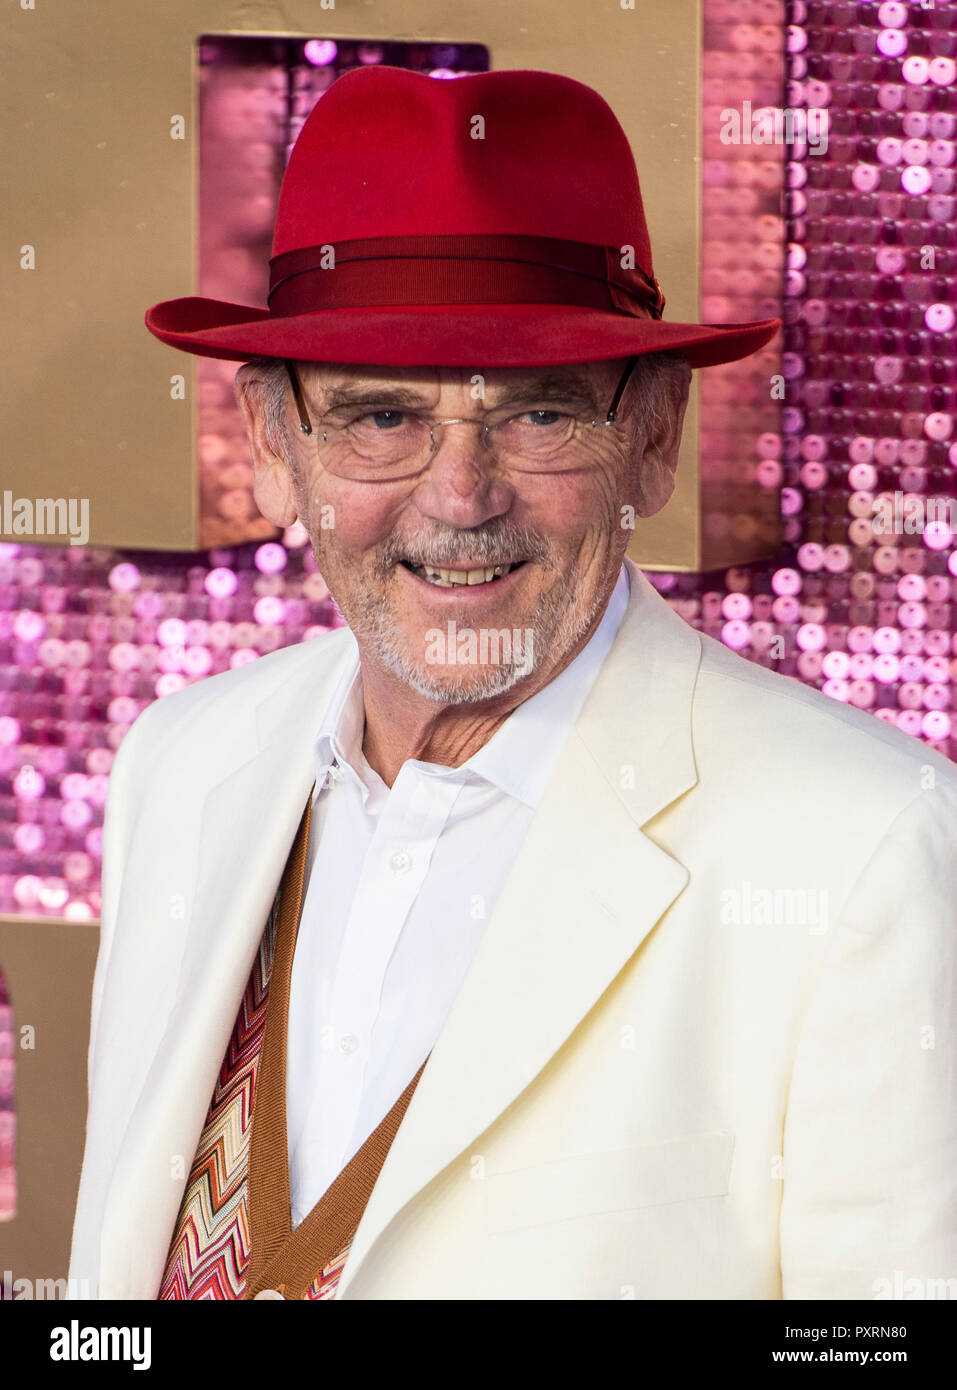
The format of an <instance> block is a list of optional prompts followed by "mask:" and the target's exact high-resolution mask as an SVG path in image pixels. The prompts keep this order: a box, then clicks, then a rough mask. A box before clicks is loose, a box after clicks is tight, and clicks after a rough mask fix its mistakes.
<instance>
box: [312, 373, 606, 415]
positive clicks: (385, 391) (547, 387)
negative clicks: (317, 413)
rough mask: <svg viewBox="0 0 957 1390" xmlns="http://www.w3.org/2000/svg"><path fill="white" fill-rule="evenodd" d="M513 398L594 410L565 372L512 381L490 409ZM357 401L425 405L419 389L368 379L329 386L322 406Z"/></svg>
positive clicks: (590, 395)
mask: <svg viewBox="0 0 957 1390" xmlns="http://www.w3.org/2000/svg"><path fill="white" fill-rule="evenodd" d="M516 401H566V402H568V403H569V404H575V405H585V406H587V407H588V408H589V409H591V410H595V409H597V401H596V399H595V393H594V391H593V390H592V389H591V387H590V386H589V385H588V384H587V383H586V382H583V381H582V380H581V378H580V377H573V376H569V375H567V374H565V373H551V374H549V375H547V376H541V377H529V378H527V380H524V381H520V382H516V383H515V384H514V385H511V386H509V387H508V388H507V389H506V391H505V394H504V395H503V396H502V397H501V399H500V400H499V401H497V402H496V404H495V405H494V406H493V407H492V409H498V408H499V407H501V406H503V405H509V404H511V403H513V402H516ZM357 404H361V405H370V404H375V405H386V406H408V407H409V409H410V410H423V409H427V408H428V406H427V404H426V402H425V401H424V400H423V398H422V395H421V392H419V391H416V390H415V389H414V388H411V389H410V388H409V387H404V386H390V385H387V384H383V383H379V382H376V381H373V380H371V379H370V380H365V381H357V382H351V383H349V384H348V385H343V386H336V387H333V388H332V389H331V390H330V392H329V393H328V396H327V397H326V401H325V408H326V409H332V408H333V407H334V406H337V405H357Z"/></svg>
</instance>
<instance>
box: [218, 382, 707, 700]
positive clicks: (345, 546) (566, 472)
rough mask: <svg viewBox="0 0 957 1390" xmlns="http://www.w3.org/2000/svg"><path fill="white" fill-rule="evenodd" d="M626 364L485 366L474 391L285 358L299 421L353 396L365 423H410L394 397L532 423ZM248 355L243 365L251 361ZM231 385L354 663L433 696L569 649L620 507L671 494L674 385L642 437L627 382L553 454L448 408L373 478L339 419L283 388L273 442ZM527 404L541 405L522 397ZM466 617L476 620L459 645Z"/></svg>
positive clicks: (264, 483)
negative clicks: (555, 462) (516, 457)
mask: <svg viewBox="0 0 957 1390" xmlns="http://www.w3.org/2000/svg"><path fill="white" fill-rule="evenodd" d="M623 366H624V363H623V362H619V361H615V362H601V363H588V364H584V365H576V366H567V367H547V368H536V369H531V368H501V369H495V370H492V369H489V370H488V371H487V372H486V373H484V374H483V377H482V378H480V379H479V380H480V381H481V382H482V395H481V397H480V398H479V399H476V387H475V386H474V385H473V382H474V381H475V380H476V378H475V377H474V375H473V373H472V372H470V371H469V370H467V369H464V368H461V369H460V368H414V367H409V368H400V367H349V366H338V365H336V366H331V365H329V366H327V365H325V364H319V363H300V364H298V373H299V379H300V382H301V385H302V392H303V397H304V402H305V405H306V408H307V410H308V415H309V418H310V420H311V421H312V422H313V425H314V426H316V425H317V421H318V419H319V417H320V416H321V415H323V414H324V413H325V412H327V411H328V410H330V409H332V408H334V409H335V410H336V415H335V416H334V418H335V419H336V420H339V419H341V418H349V419H351V417H352V413H354V412H352V411H347V412H345V415H344V416H343V414H342V413H341V411H342V408H343V403H344V402H352V403H354V402H355V401H357V400H361V401H362V402H363V403H364V404H363V409H367V408H369V407H376V408H378V409H380V410H385V411H387V412H389V413H387V414H384V415H383V414H378V413H377V414H375V415H374V416H373V418H372V419H371V420H370V421H368V426H367V425H363V427H362V428H363V429H366V428H367V427H369V428H372V429H373V430H374V431H375V432H376V438H378V431H380V430H381V431H382V432H383V433H384V432H394V431H395V430H396V429H397V428H405V426H406V425H407V424H408V423H410V422H409V417H408V415H404V414H402V413H401V412H403V411H405V412H411V411H414V412H416V413H418V414H422V415H426V416H428V417H429V418H430V419H431V420H450V419H451V420H454V421H458V420H461V418H462V417H467V418H468V419H469V420H475V419H484V418H486V417H487V418H488V420H489V423H492V424H494V423H496V422H498V421H500V420H503V419H506V418H509V419H512V418H514V417H515V416H516V415H518V416H519V417H520V418H521V422H522V425H523V426H528V425H531V426H532V427H538V426H541V425H543V424H544V425H545V426H546V427H547V426H548V424H549V422H552V421H554V418H555V413H558V414H564V413H567V414H571V415H574V416H576V417H578V418H579V419H580V420H583V421H586V420H592V419H604V417H605V414H606V411H607V410H608V406H609V403H610V401H611V398H612V395H613V393H614V391H615V387H616V385H617V383H618V380H619V378H620V376H621V373H622V368H623ZM247 371H248V372H249V373H250V374H251V376H250V378H249V379H250V381H251V382H252V381H254V380H255V369H254V368H249V369H247ZM679 394H681V393H679ZM238 395H239V398H240V400H241V403H242V405H243V410H244V414H245V416H246V424H247V431H248V433H249V438H250V443H251V447H252V452H253V458H254V465H255V471H256V501H257V504H258V506H259V507H260V510H261V511H262V512H263V514H264V515H265V516H267V517H268V518H269V520H271V521H272V522H273V523H274V524H275V525H278V526H288V525H290V524H291V523H292V521H293V520H295V518H296V517H298V518H299V519H300V520H301V521H302V523H303V525H304V526H305V528H306V530H307V532H308V533H309V536H310V539H311V541H312V546H313V552H314V554H315V557H316V562H317V564H318V566H319V569H320V571H321V573H322V576H323V578H324V579H325V581H326V583H327V584H328V586H329V590H330V592H331V594H332V596H333V598H334V599H335V601H336V603H337V604H338V606H339V608H340V610H341V612H342V614H343V617H344V618H345V619H346V621H347V623H348V624H349V626H350V628H351V629H352V631H353V633H354V634H355V637H356V639H357V641H358V644H359V648H360V652H361V654H362V659H363V663H364V666H365V664H366V663H371V664H372V665H373V666H374V667H375V668H376V669H377V670H378V671H379V672H380V673H386V672H388V673H391V676H392V677H394V678H395V679H398V680H399V681H401V682H402V684H403V685H404V686H406V687H409V688H411V689H413V690H415V691H417V692H418V693H419V694H420V695H422V696H424V697H426V698H427V699H428V700H430V701H435V702H439V703H441V704H467V703H473V702H477V701H482V700H488V699H490V698H492V697H495V696H500V695H502V694H504V693H505V692H506V691H509V690H511V689H512V688H513V687H517V686H519V685H520V684H521V690H522V693H521V695H520V697H519V698H526V697H527V694H531V693H532V692H533V690H534V689H537V688H540V686H542V685H544V684H546V683H547V681H548V680H549V679H551V678H552V676H553V675H555V674H557V672H558V671H559V670H560V669H562V668H563V667H564V666H565V665H567V663H568V661H569V660H571V658H572V657H573V656H574V655H575V653H576V652H577V651H578V650H580V648H581V646H582V645H583V644H584V642H585V641H586V640H587V637H588V635H590V632H591V631H592V630H593V628H594V626H595V625H596V623H597V622H598V621H599V619H600V615H601V613H602V612H603V610H604V607H605V604H606V602H607V599H608V596H609V594H610V592H611V589H612V588H613V587H614V583H615V580H616V578H617V575H618V572H619V570H620V568H621V562H622V557H623V555H624V552H625V549H626V547H627V544H628V539H629V537H630V535H631V531H630V529H628V528H627V527H625V526H623V525H622V512H621V509H622V507H623V506H631V507H634V509H635V512H636V514H637V515H639V516H641V515H650V514H651V513H652V512H654V511H657V510H658V508H659V507H660V506H662V505H664V502H665V501H666V500H667V498H668V496H669V495H670V492H671V488H672V486H673V470H674V463H675V458H676V453H677V444H678V440H679V438H680V424H681V418H682V416H683V413H684V404H685V403H686V400H687V390H686V389H685V391H684V392H683V395H682V398H681V399H678V398H676V399H675V400H674V401H673V409H670V410H668V411H666V412H665V415H666V416H669V417H670V418H668V419H666V420H664V422H660V423H659V425H658V427H657V430H656V433H655V435H654V437H653V438H652V439H646V438H645V437H644V435H643V433H642V432H641V431H640V430H637V429H636V417H635V414H634V411H633V410H632V409H631V405H630V402H631V400H632V388H631V386H629V387H628V388H627V389H626V392H625V396H624V398H623V401H622V405H621V408H620V411H619V419H618V421H616V423H615V424H613V425H611V426H606V427H599V428H594V429H592V428H583V429H579V430H577V431H576V432H575V435H574V438H573V439H572V440H571V442H570V443H569V444H568V445H566V447H565V449H564V450H563V452H562V463H561V468H560V470H557V471H555V470H552V469H549V468H548V467H544V468H541V469H538V467H537V466H536V468H535V469H531V470H530V469H529V468H528V467H527V466H526V465H525V464H524V463H523V465H522V466H521V467H516V466H511V467H510V466H509V464H508V460H507V453H508V450H507V449H503V448H500V447H499V446H498V444H497V443H496V444H495V445H494V446H493V447H492V448H486V447H484V446H483V435H482V430H481V429H479V428H477V427H476V426H474V425H470V424H461V423H459V424H451V425H447V426H444V427H442V428H441V429H439V430H436V431H435V438H436V443H437V447H436V448H435V450H434V451H433V452H431V453H428V452H427V466H426V467H424V469H423V470H422V471H421V472H418V473H410V470H409V469H403V468H400V469H399V470H398V472H399V473H400V474H402V473H404V474H405V476H399V477H396V479H395V480H394V481H391V480H390V481H383V480H381V479H375V480H373V479H372V478H370V477H369V476H368V471H369V470H368V469H367V467H366V465H365V464H362V465H359V466H356V465H355V463H354V462H353V446H352V444H351V443H350V442H348V441H349V440H354V438H355V436H354V435H349V436H346V435H341V434H340V435H336V436H333V439H334V442H333V443H331V444H330V443H329V442H326V443H323V442H321V439H320V436H321V434H322V430H321V428H319V427H316V428H315V431H314V434H313V435H311V436H307V435H304V434H302V433H301V432H300V428H299V417H298V415H297V413H296V408H295V404H294V402H293V398H292V392H291V391H288V392H287V399H286V402H285V417H284V423H285V430H286V436H287V439H288V444H289V449H288V451H287V452H288V455H289V457H288V460H287V459H286V458H284V457H282V452H283V451H282V449H279V450H278V451H274V447H272V446H274V445H275V440H273V441H272V445H271V444H270V440H269V430H268V427H267V423H266V419H265V415H266V411H265V409H264V400H263V396H262V394H261V393H257V391H255V390H250V391H245V390H241V389H240V390H239V391H238ZM536 406H537V407H539V411H545V410H547V411H548V412H550V413H549V414H547V415H545V414H541V413H535V414H528V413H527V412H530V411H532V410H533V408H534V407H536ZM493 439H494V436H493ZM503 453H504V454H505V455H506V457H502V454H503ZM344 474H348V475H349V476H344ZM450 623H451V624H454V627H453V628H452V629H451V633H452V634H454V637H450V629H449V626H448V625H449V624H450ZM503 630H504V631H506V632H508V634H509V635H510V637H511V635H512V634H514V633H516V632H517V633H518V634H520V638H519V639H517V641H516V643H515V644H514V645H513V646H512V648H511V651H509V650H508V644H507V643H505V642H504V641H502V640H501V639H497V638H496V637H495V636H494V634H500V633H501V632H502V631H503ZM463 632H465V633H469V632H471V633H474V634H476V639H475V643H474V646H473V645H471V644H470V643H469V641H468V638H467V637H463V635H462V634H463ZM483 634H486V640H485V642H484V643H483V641H482V637H483Z"/></svg>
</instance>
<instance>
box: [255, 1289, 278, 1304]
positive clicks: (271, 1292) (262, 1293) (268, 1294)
mask: <svg viewBox="0 0 957 1390" xmlns="http://www.w3.org/2000/svg"><path fill="white" fill-rule="evenodd" d="M257 1298H278V1299H279V1300H280V1301H281V1302H283V1303H285V1301H286V1300H285V1297H284V1295H283V1294H281V1293H280V1292H279V1290H278V1289H260V1290H259V1292H258V1293H256V1294H253V1302H254V1303H255V1301H256V1299H257Z"/></svg>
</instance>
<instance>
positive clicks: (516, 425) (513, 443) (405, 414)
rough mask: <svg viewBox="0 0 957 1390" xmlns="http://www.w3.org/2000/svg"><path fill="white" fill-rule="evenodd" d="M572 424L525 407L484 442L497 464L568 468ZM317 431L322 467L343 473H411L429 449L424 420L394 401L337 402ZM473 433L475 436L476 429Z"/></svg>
mask: <svg viewBox="0 0 957 1390" xmlns="http://www.w3.org/2000/svg"><path fill="white" fill-rule="evenodd" d="M455 423H456V424H459V423H462V422H455ZM470 423H472V426H473V429H474V422H470ZM578 423H579V422H578V420H577V419H576V417H575V416H574V415H568V414H564V413H562V412H561V411H556V410H551V409H549V408H545V407H542V408H538V409H532V410H526V411H523V412H522V413H521V414H516V415H511V416H509V417H508V418H507V419H504V420H500V421H499V422H498V423H496V424H492V425H490V426H489V428H488V445H489V448H490V451H491V453H492V455H493V456H494V457H495V458H496V460H497V461H498V462H499V463H500V464H502V465H503V466H504V467H506V468H510V469H514V470H516V471H519V472H520V471H522V470H525V471H541V470H548V471H552V470H555V469H560V468H566V467H567V468H574V467H576V466H580V463H581V460H580V459H579V457H578V451H577V450H575V449H572V448H568V447H567V446H568V445H569V444H570V443H571V442H572V440H573V438H574V435H575V432H576V428H577V426H578ZM446 428H447V426H446V425H443V424H437V425H435V426H434V432H435V441H436V445H441V443H442V436H443V433H444V431H445V429H446ZM318 435H319V441H320V444H321V447H322V451H323V464H324V466H325V467H326V468H328V469H329V471H330V472H331V473H336V474H338V475H339V476H341V477H345V478H356V479H391V478H401V477H405V476H407V475H408V476H411V475H413V474H415V473H416V472H419V471H421V470H422V469H423V468H425V466H426V464H427V463H428V461H429V458H430V457H431V453H432V428H431V427H430V424H429V422H428V420H425V419H423V418H422V417H421V416H419V415H416V414H415V412H414V411H409V410H402V409H399V408H397V407H394V406H375V405H365V404H363V405H346V406H337V407H335V408H334V409H333V410H330V411H329V412H328V413H327V414H326V415H324V416H323V417H322V421H321V425H320V429H319V431H318ZM476 438H478V439H481V433H480V432H476Z"/></svg>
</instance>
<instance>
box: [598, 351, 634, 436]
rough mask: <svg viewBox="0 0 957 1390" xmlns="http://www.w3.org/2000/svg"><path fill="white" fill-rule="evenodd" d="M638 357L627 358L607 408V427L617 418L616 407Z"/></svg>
mask: <svg viewBox="0 0 957 1390" xmlns="http://www.w3.org/2000/svg"><path fill="white" fill-rule="evenodd" d="M638 356H640V354H638ZM638 356H635V357H629V359H628V366H627V367H626V368H625V371H624V374H623V375H622V378H621V381H619V383H618V385H617V387H616V388H615V394H614V396H613V397H612V401H611V405H610V406H609V407H608V414H607V415H606V417H605V423H606V424H608V425H612V424H614V422H615V421H616V420H617V418H618V406H619V404H620V402H621V398H622V396H623V394H624V391H625V387H626V386H627V385H628V378H629V377H630V376H631V374H632V372H633V371H634V370H635V363H636V362H637V361H638Z"/></svg>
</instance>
